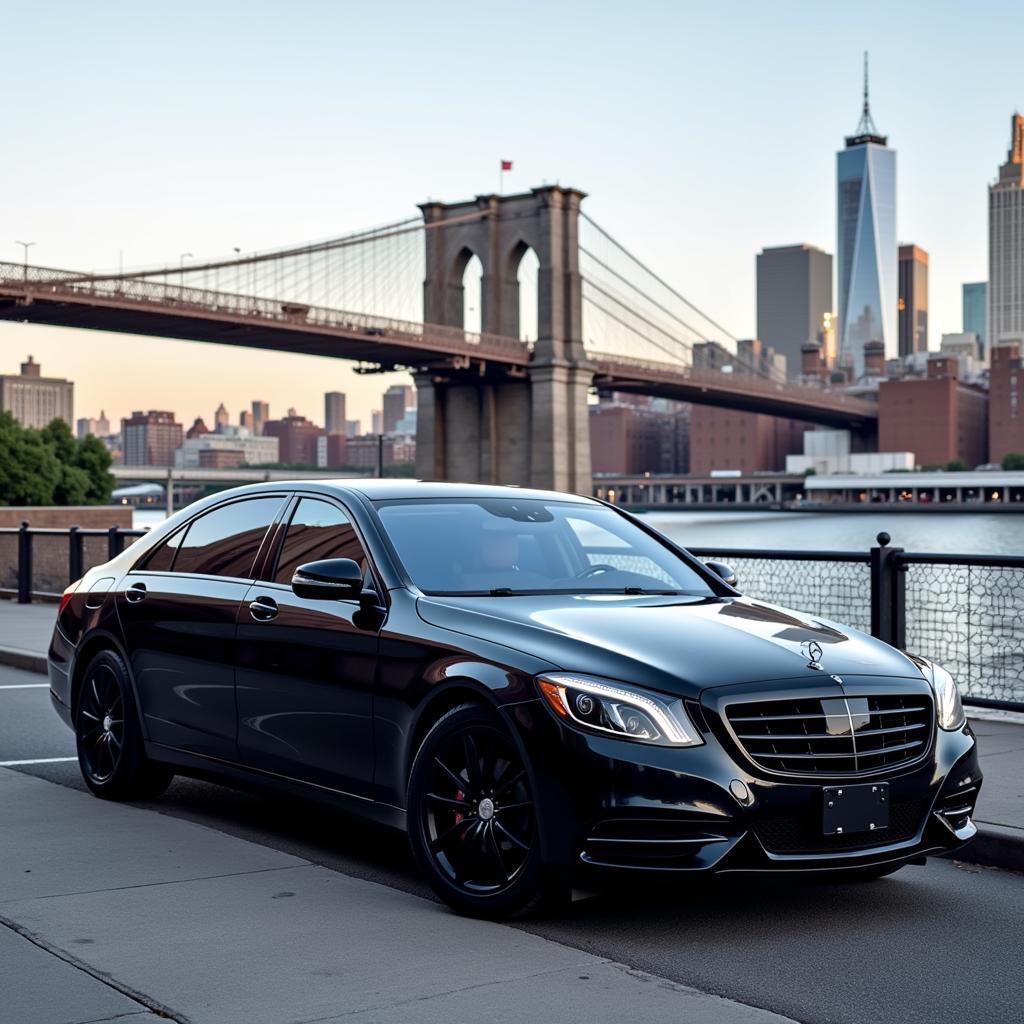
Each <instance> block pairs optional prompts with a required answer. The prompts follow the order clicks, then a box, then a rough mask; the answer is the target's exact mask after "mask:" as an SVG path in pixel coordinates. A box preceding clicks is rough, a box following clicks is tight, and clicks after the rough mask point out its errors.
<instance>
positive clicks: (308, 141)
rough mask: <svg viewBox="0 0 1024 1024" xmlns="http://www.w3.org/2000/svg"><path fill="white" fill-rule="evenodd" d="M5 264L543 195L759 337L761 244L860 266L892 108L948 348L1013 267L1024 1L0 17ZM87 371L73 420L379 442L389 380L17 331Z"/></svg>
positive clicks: (133, 254) (153, 252)
mask: <svg viewBox="0 0 1024 1024" xmlns="http://www.w3.org/2000/svg"><path fill="white" fill-rule="evenodd" d="M0 16H2V18H3V24H4V38H5V42H6V45H5V54H4V71H5V77H6V85H7V89H6V96H7V103H5V113H4V132H3V139H2V142H0V147H2V149H0V154H2V156H0V259H6V260H20V258H21V249H20V247H18V246H17V245H15V240H16V239H17V240H21V241H33V242H35V243H36V245H35V247H34V248H33V249H32V250H31V255H32V258H33V260H34V261H36V262H38V263H40V264H44V265H48V266H57V267H69V268H76V269H79V268H81V269H90V268H99V267H105V268H110V267H114V266H116V265H117V264H118V261H119V259H122V258H123V260H124V264H125V265H126V266H133V265H142V264H151V263H173V262H176V261H177V259H178V256H179V255H180V254H181V253H183V252H192V253H196V254H202V255H204V256H205V255H219V254H228V255H229V254H230V252H231V249H232V248H233V247H235V246H238V247H240V248H241V249H243V250H247V251H248V250H259V249H267V248H273V247H276V246H284V245H291V244H297V243H302V242H305V241H309V240H313V239H321V238H326V237H333V236H336V235H341V234H345V233H347V232H349V231H353V230H357V229H360V228H364V227H368V226H371V225H377V224H382V223H387V222H390V221H394V220H398V219H401V218H403V217H406V216H411V215H415V214H416V212H417V211H416V204H417V203H419V202H423V201H424V200H426V199H427V198H433V199H440V200H450V201H456V200H460V199H465V198H469V197H471V196H473V195H476V194H478V193H481V192H489V191H493V190H495V189H496V187H497V184H498V180H497V179H498V169H499V161H500V160H501V159H503V158H504V159H511V160H513V161H514V170H513V172H512V173H511V174H508V175H506V181H505V187H506V191H513V190H520V189H521V190H526V189H528V188H530V187H532V186H536V185H539V184H543V183H545V182H560V183H561V184H563V185H572V186H575V187H578V188H581V189H583V190H584V191H585V192H587V193H588V198H587V199H586V200H585V205H584V209H586V210H587V212H588V213H589V214H590V215H591V216H592V217H593V218H594V219H595V220H597V221H598V222H599V223H600V224H601V225H602V226H603V227H605V228H606V229H607V230H608V231H610V232H611V233H612V234H613V235H615V236H616V237H617V238H619V239H621V240H622V241H623V242H624V243H625V244H626V245H627V246H628V247H629V248H630V249H631V250H632V251H633V252H635V253H637V254H638V255H639V256H641V257H642V258H643V259H644V260H645V262H647V263H648V265H649V266H651V267H652V268H653V269H655V270H657V271H658V272H659V273H660V274H661V275H662V276H663V277H665V278H666V279H667V280H669V281H670V282H672V284H674V285H675V286H676V287H677V288H678V289H679V290H680V291H681V292H682V293H683V294H684V295H686V296H687V297H688V298H690V299H691V300H692V301H693V302H695V303H696V304H697V305H698V306H700V307H701V308H703V309H705V310H706V311H707V312H709V313H710V314H711V315H712V316H714V317H715V318H716V319H717V320H718V321H720V322H721V323H723V324H724V325H725V326H726V327H728V328H729V330H730V331H731V333H732V334H734V335H736V336H739V337H749V336H752V335H753V334H754V331H755V321H756V309H755V278H754V266H755V264H754V260H755V255H756V253H757V252H758V251H759V250H760V249H761V248H763V247H764V246H766V245H767V246H772V245H785V244H790V243H795V242H810V243H812V244H814V245H818V246H821V247H822V248H824V249H826V250H828V251H829V252H834V251H835V230H836V229H835V152H836V150H837V149H838V148H840V147H841V146H842V144H843V136H844V135H845V134H849V133H851V132H852V131H853V130H854V128H855V126H856V124H857V120H858V118H859V115H860V105H861V62H862V53H863V51H864V50H865V49H867V50H870V53H871V106H872V112H873V114H874V118H875V122H876V124H877V126H878V129H879V131H881V132H882V133H884V134H887V135H888V136H889V143H890V146H892V147H893V148H895V149H896V151H897V154H898V156H897V174H898V198H897V219H898V234H899V238H900V240H901V241H903V242H914V243H916V244H917V245H920V246H922V247H923V248H924V249H926V250H928V252H929V254H930V275H931V276H930V305H931V313H930V335H931V337H930V343H931V346H932V347H933V348H935V347H937V346H938V343H939V338H940V335H941V334H942V333H943V332H947V331H958V330H960V328H961V312H960V285H961V284H962V283H963V282H965V281H975V280H984V279H985V277H986V276H987V254H986V246H987V222H986V217H987V214H986V209H987V206H986V204H987V198H986V196H987V193H986V186H987V184H988V183H989V182H990V181H991V180H992V179H993V178H994V177H995V175H996V172H997V168H998V165H999V164H1000V163H1001V162H1002V161H1003V160H1004V159H1005V155H1006V149H1007V145H1008V143H1009V126H1010V116H1011V114H1012V113H1013V112H1014V110H1016V109H1020V108H1022V107H1024V76H1022V74H1021V65H1020V44H1021V39H1022V38H1024V4H1020V3H1019V2H1018V3H1013V2H1005V3H1004V2H987V3H982V4H972V5H967V4H963V3H948V2H936V0H931V2H921V3H918V2H909V0H905V2H900V3H894V2H892V0H889V2H886V3H873V2H870V0H859V2H857V3H842V4H840V3H828V4H822V3H820V2H818V3H803V2H786V0H776V2H773V3H750V2H745V0H739V2H734V3H731V4H728V5H723V4H711V3H706V2H704V3H691V2H686V0H679V2H667V0H666V2H652V0H631V2H629V3H615V4H612V3H605V2H600V0H589V2H582V0H581V2H573V3H570V2H562V3H553V2H550V0H549V2H546V3H535V2H533V0H520V2H518V3H516V4H502V5H497V4H488V3H481V2H479V0H478V2H476V3H455V2H448V0H440V2H423V0H419V2H398V0H394V2H388V0H378V2H375V3H372V4H367V3H349V2H343V0H338V2H316V0H288V2H283V0H281V2H278V3H267V2H260V0H247V2H244V3H238V2H235V0H204V2H201V3H197V2H192V0H177V2H175V3H174V4H170V5H144V4H138V3H137V2H132V3H121V2H104V0H93V2H92V3H89V4H84V3H79V2H63V0H50V2H48V3H46V4H23V3H17V2H15V0H3V2H2V3H0ZM29 352H31V353H32V354H33V355H34V356H35V358H36V359H37V360H38V361H40V362H42V364H43V372H44V373H45V374H47V375H54V376H62V377H68V378H70V379H72V380H74V381H75V385H76V395H75V409H76V416H95V415H97V414H98V412H99V410H100V408H104V409H105V410H106V412H107V414H108V415H109V416H110V417H111V418H112V419H116V418H119V417H120V416H122V415H126V414H128V413H129V412H130V411H131V410H132V409H135V408H163V409H173V410H174V411H176V412H177V413H178V416H179V419H181V420H182V421H183V422H184V423H186V425H187V424H189V423H191V421H192V419H193V418H194V417H195V416H198V415H202V416H204V417H205V418H206V420H207V422H208V423H209V422H210V421H211V420H212V417H213V410H214V408H215V407H216V406H217V405H218V404H219V403H220V402H221V401H223V402H224V403H225V404H226V405H227V407H228V409H229V410H230V411H231V413H232V418H233V419H234V418H235V417H236V416H237V413H238V411H239V410H241V409H242V408H247V407H248V405H249V402H250V401H251V400H252V399H254V398H261V399H265V400H268V401H270V403H271V412H272V414H273V415H282V414H283V413H284V412H285V409H286V408H287V407H289V406H295V407H296V408H297V409H298V410H299V411H300V412H302V413H305V414H306V415H308V416H310V418H311V419H314V420H316V421H317V422H322V417H323V397H322V396H323V393H324V391H326V390H342V391H345V392H346V393H347V394H348V395H349V409H350V412H349V416H350V417H352V416H358V417H360V418H362V419H363V421H364V428H368V425H369V423H368V419H369V413H370V410H371V408H377V407H379V405H380V402H379V394H380V392H381V391H382V390H383V389H384V388H385V387H386V386H387V384H388V383H390V382H391V379H392V378H388V377H369V378H367V377H357V376H356V375H355V374H353V373H352V371H351V368H350V366H349V365H348V364H346V363H343V362H340V361H335V360H325V359H317V358H314V357H307V356H292V355H283V354H275V353H260V352H256V351H252V350H247V349H233V348H223V347H220V346H216V345H203V344H195V343H186V342H180V341H162V340H153V339H139V338H128V337H125V336H121V335H103V334H99V333H93V332H81V331H68V330H58V329H52V328H41V327H32V326H28V325H19V324H0V372H17V365H18V363H19V362H21V360H22V359H23V358H24V357H25V356H26V355H27V354H28V353H29Z"/></svg>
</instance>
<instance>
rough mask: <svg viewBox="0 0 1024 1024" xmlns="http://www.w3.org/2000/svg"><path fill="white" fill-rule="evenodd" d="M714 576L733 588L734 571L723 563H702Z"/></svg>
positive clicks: (734, 582) (734, 580)
mask: <svg viewBox="0 0 1024 1024" xmlns="http://www.w3.org/2000/svg"><path fill="white" fill-rule="evenodd" d="M704 564H705V565H706V566H707V567H708V568H709V569H710V570H711V571H712V572H713V573H714V574H715V575H716V576H721V577H722V579H723V580H725V582H726V583H728V584H729V586H730V587H735V586H736V583H737V580H736V571H735V570H734V569H733V568H732V567H731V566H728V565H726V564H725V562H705V563H704Z"/></svg>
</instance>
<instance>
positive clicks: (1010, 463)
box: [1003, 452, 1024, 472]
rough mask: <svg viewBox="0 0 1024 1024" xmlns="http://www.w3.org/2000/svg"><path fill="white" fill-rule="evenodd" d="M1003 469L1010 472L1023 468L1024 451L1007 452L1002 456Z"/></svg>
mask: <svg viewBox="0 0 1024 1024" xmlns="http://www.w3.org/2000/svg"><path fill="white" fill-rule="evenodd" d="M1003 469H1005V470H1009V471H1011V472H1016V471H1020V470H1024V452H1007V453H1006V454H1005V455H1004V456H1003Z"/></svg>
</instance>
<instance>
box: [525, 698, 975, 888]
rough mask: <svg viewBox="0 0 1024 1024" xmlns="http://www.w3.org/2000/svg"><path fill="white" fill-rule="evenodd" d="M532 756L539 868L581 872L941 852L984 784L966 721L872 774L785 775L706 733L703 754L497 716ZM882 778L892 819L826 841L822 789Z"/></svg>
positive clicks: (847, 863) (969, 828)
mask: <svg viewBox="0 0 1024 1024" xmlns="http://www.w3.org/2000/svg"><path fill="white" fill-rule="evenodd" d="M506 713H507V714H508V716H509V718H510V721H511V723H512V724H513V725H514V726H515V728H516V730H517V732H518V734H519V736H520V737H521V739H522V741H523V744H524V746H525V748H526V752H527V754H528V757H529V761H530V763H531V765H532V768H533V773H534V780H533V782H534V791H535V794H536V799H537V802H538V805H539V809H540V819H539V828H540V839H541V845H542V852H543V856H544V860H545V862H546V863H548V864H549V865H552V866H556V867H565V868H570V869H575V870H591V871H608V870H615V871H634V872H636V871H642V872H699V871H712V872H727V871H729V872H732V871H736V872H740V871H743V872H761V871H772V872H775V871H789V872H822V871H835V870H846V869H849V868H857V867H874V866H878V865H884V864H898V863H902V862H909V861H914V860H920V859H921V858H922V857H925V856H929V855H935V854H942V853H947V852H950V851H952V850H955V849H957V848H958V847H960V846H962V845H963V844H964V843H965V842H967V841H968V840H970V839H971V838H972V837H973V836H974V834H975V832H976V829H975V827H974V824H973V822H972V821H971V814H972V813H973V810H974V804H975V802H976V800H977V796H978V792H979V789H980V786H981V782H982V774H981V771H980V769H979V767H978V759H977V752H976V742H975V739H974V734H973V733H972V731H971V729H970V726H969V725H966V724H965V725H964V727H963V728H962V729H960V730H958V731H956V732H944V731H942V730H939V729H936V730H935V736H934V740H933V743H932V745H931V748H930V750H929V753H928V756H927V757H925V758H924V759H923V760H921V761H919V762H917V763H916V764H914V765H911V766H909V767H907V768H904V769H897V770H894V771H892V772H891V773H883V774H879V775H874V776H872V777H871V778H870V779H849V778H846V779H839V780H836V779H834V778H827V777H823V778H820V779H817V778H816V779H815V780H813V781H807V780H805V779H799V780H797V779H788V778H787V779H782V778H779V777H771V776H769V775H767V774H766V773H760V772H759V771H758V770H757V768H756V767H755V766H752V765H749V764H745V763H744V759H743V757H742V755H739V754H738V752H736V751H734V750H733V749H732V748H731V746H730V745H729V742H728V738H727V737H725V736H721V737H720V736H719V735H717V734H716V732H715V731H713V730H712V729H710V728H702V730H701V732H702V736H703V739H704V741H705V742H704V744H703V745H702V746H699V747H688V748H668V747H656V746H650V745H646V744H640V743H632V742H629V741H626V740H620V739H617V738H615V737H606V736H602V735H597V734H588V733H583V732H582V731H578V730H576V729H574V728H572V727H570V726H566V725H564V724H563V723H561V722H559V721H557V720H555V718H554V716H553V715H552V714H551V713H550V712H549V711H548V709H547V707H546V706H545V705H544V703H543V701H541V700H537V701H528V702H525V703H522V704H516V705H513V706H511V707H508V708H506ZM836 781H839V782H840V784H842V783H844V782H845V783H846V784H857V783H859V782H863V781H870V782H878V781H883V782H886V783H888V785H889V792H890V824H889V826H888V827H887V828H883V829H879V830H877V831H875V832H857V833H850V834H848V835H832V836H826V835H824V834H823V830H822V799H823V795H822V788H823V786H827V785H834V784H835V783H836Z"/></svg>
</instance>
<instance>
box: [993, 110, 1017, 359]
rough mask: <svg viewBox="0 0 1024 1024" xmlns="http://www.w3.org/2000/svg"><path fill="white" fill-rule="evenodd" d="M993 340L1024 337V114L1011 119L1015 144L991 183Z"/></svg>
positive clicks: (1015, 115)
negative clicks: (996, 177) (995, 178)
mask: <svg viewBox="0 0 1024 1024" xmlns="http://www.w3.org/2000/svg"><path fill="white" fill-rule="evenodd" d="M987 337H988V343H989V344H990V345H991V346H995V345H1001V344H1002V343H1003V342H1006V341H1022V340H1024V114H1014V115H1013V118H1012V119H1011V121H1010V149H1009V152H1008V153H1007V154H1006V163H1004V164H1003V165H1002V166H1001V167H1000V168H999V178H998V179H997V180H996V181H995V182H994V183H993V184H992V185H990V186H989V189H988V325H987Z"/></svg>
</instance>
